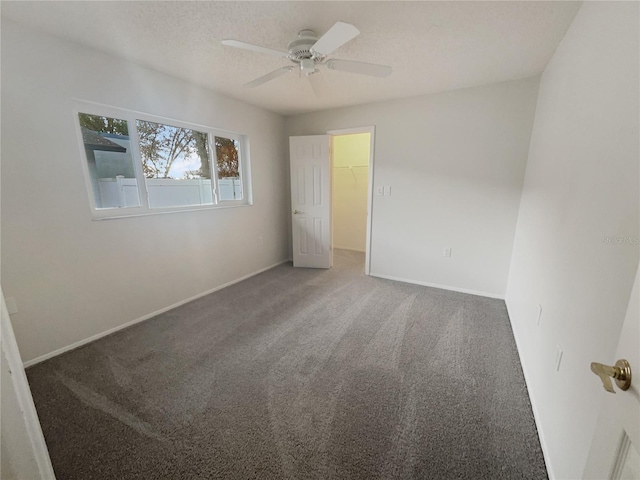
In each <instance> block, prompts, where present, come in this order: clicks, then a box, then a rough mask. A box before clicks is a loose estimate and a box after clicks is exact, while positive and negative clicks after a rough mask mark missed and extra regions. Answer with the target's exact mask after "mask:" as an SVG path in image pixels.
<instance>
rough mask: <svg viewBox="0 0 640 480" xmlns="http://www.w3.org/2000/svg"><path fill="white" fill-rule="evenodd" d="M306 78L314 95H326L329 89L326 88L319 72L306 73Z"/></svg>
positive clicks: (320, 96)
mask: <svg viewBox="0 0 640 480" xmlns="http://www.w3.org/2000/svg"><path fill="white" fill-rule="evenodd" d="M307 78H308V79H309V83H310V84H311V88H312V89H313V93H315V94H316V97H318V98H323V97H326V96H327V93H329V89H328V88H327V84H326V83H325V81H324V78H323V77H322V75H321V74H320V73H314V74H312V75H308V76H307Z"/></svg>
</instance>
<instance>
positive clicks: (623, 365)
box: [591, 359, 631, 393]
mask: <svg viewBox="0 0 640 480" xmlns="http://www.w3.org/2000/svg"><path fill="white" fill-rule="evenodd" d="M591 371H592V372H593V373H595V374H596V375H598V376H599V377H600V380H602V386H603V387H604V389H605V390H606V391H607V392H611V393H616V391H615V390H614V389H613V385H612V384H611V379H612V378H613V379H615V381H616V385H618V388H619V389H620V390H629V387H630V386H631V365H629V362H627V361H626V360H625V359H620V360H618V361H617V362H616V364H615V365H614V366H613V367H610V366H609V365H603V364H602V363H597V362H591Z"/></svg>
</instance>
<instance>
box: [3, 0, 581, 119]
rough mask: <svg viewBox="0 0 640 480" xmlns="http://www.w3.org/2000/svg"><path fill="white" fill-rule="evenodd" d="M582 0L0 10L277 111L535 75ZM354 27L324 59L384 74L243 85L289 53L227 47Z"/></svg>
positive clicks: (13, 5)
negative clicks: (231, 41)
mask: <svg viewBox="0 0 640 480" xmlns="http://www.w3.org/2000/svg"><path fill="white" fill-rule="evenodd" d="M579 6H580V3H579V2H556V1H551V2H519V1H516V2H509V1H506V2H392V1H388V2H366V1H358V2H307V1H302V2H191V1H173V2H155V1H142V2H109V1H107V2H100V1H98V2H91V1H85V2H66V1H55V2H48V1H47V2H7V1H3V2H2V16H3V17H7V18H9V19H11V20H13V21H15V22H17V23H19V24H22V25H25V26H27V27H32V28H36V29H38V30H42V31H45V32H48V33H51V34H53V35H56V36H59V37H64V38H67V39H70V40H72V41H75V42H78V43H82V44H85V45H88V46H91V47H94V48H97V49H100V50H103V51H106V52H110V53H112V54H114V55H118V56H120V57H125V58H127V59H129V60H132V61H134V62H136V63H139V64H142V65H145V66H148V67H151V68H153V69H155V70H158V71H161V72H165V73H168V74H170V75H173V76H176V77H179V78H183V79H186V80H188V81H191V82H193V83H196V84H199V85H203V86H206V87H209V88H211V89H213V90H215V91H218V92H220V93H223V94H225V95H228V96H231V97H234V98H238V99H242V100H244V101H246V102H248V103H252V104H254V105H259V106H262V107H264V108H267V109H269V110H272V111H275V112H279V113H282V114H285V115H286V114H292V113H298V112H309V111H314V110H320V109H325V108H331V107H339V106H346V105H355V104H362V103H368V102H373V101H381V100H387V99H392V98H400V97H409V96H414V95H421V94H426V93H433V92H440V91H445V90H453V89H457V88H464V87H470V86H475V85H482V84H487V83H493V82H500V81H506V80H514V79H519V78H526V77H530V76H533V75H537V74H539V73H541V72H542V71H543V69H544V67H545V66H546V64H547V62H548V60H549V59H550V58H551V56H552V55H553V52H554V51H555V48H556V46H557V45H558V43H559V42H560V40H561V39H562V37H563V36H564V34H565V32H566V30H567V28H568V27H569V25H570V23H571V21H572V20H573V17H574V16H575V14H576V12H577V10H578V8H579ZM338 20H341V21H344V22H349V23H353V24H354V25H355V26H356V27H357V28H358V29H359V30H360V35H359V36H358V37H356V38H355V39H354V40H352V41H351V42H349V43H347V44H346V45H344V46H342V47H341V48H339V49H338V50H337V51H336V52H334V54H333V55H331V57H333V58H341V59H347V60H358V61H363V62H370V63H381V64H387V65H391V66H392V67H393V73H392V74H391V76H389V77H387V78H372V77H366V76H361V75H356V74H352V73H346V72H337V71H330V70H326V69H323V70H322V72H321V75H322V76H323V79H324V82H325V84H326V87H327V93H326V94H324V95H322V96H321V97H316V95H315V94H314V93H313V91H312V89H311V87H310V85H309V83H308V82H307V80H306V79H304V78H299V77H298V74H297V73H288V74H286V75H285V76H282V77H280V78H277V79H275V80H273V81H271V82H269V83H266V84H264V85H262V86H260V87H257V88H254V89H246V88H243V87H242V84H243V83H246V82H248V81H250V80H253V79H254V78H256V77H259V76H261V75H263V74H265V73H268V72H270V71H272V70H275V69H277V68H278V67H281V66H284V65H288V64H289V62H288V60H286V59H282V58H277V57H272V56H268V55H264V54H260V53H255V52H250V51H244V50H239V49H235V48H231V47H223V46H222V45H221V44H220V40H222V39H225V38H235V39H239V40H243V41H245V42H249V43H253V44H257V45H262V46H265V47H269V48H273V49H276V50H285V51H286V48H287V44H288V42H289V41H291V40H292V39H294V38H295V37H296V35H297V33H298V31H299V30H301V29H303V28H311V29H314V30H316V32H318V35H321V34H322V33H324V32H325V31H326V30H328V29H329V28H330V27H331V26H332V25H333V24H334V23H335V22H336V21H338Z"/></svg>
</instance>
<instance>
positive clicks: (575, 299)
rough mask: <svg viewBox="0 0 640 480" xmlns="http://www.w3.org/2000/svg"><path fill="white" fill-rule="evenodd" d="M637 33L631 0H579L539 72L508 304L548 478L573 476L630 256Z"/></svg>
mask: <svg viewBox="0 0 640 480" xmlns="http://www.w3.org/2000/svg"><path fill="white" fill-rule="evenodd" d="M638 42H639V38H638V3H637V2H630V3H615V2H585V3H584V4H583V6H582V7H581V9H580V11H579V12H578V14H577V16H576V18H575V20H574V21H573V24H572V25H571V27H570V28H569V30H568V31H567V34H566V36H565V38H564V39H563V41H562V42H561V44H560V45H559V47H558V49H557V51H556V52H555V54H554V56H553V58H552V60H551V61H550V63H549V65H548V67H547V69H546V70H545V72H544V74H543V76H542V78H541V82H540V91H539V96H538V103H537V110H536V118H535V123H534V127H533V133H532V139H531V149H530V154H529V160H528V164H527V171H526V179H525V184H524V190H523V194H522V202H521V206H520V213H519V217H518V226H517V232H516V236H515V242H514V249H513V260H512V263H511V270H510V274H509V282H508V289H507V305H508V307H509V313H510V316H511V321H512V324H513V329H514V333H515V335H516V340H517V342H518V348H519V351H520V356H521V359H522V363H523V368H524V370H525V376H526V378H527V384H528V387H529V393H530V395H531V398H532V401H533V404H534V410H535V413H536V417H537V421H538V427H539V432H540V434H541V437H542V439H543V442H544V448H545V451H546V454H547V461H548V465H549V467H550V475H551V477H552V478H558V479H569V478H571V479H573V478H581V477H582V471H583V467H584V465H585V461H586V456H587V453H588V451H589V445H590V442H591V437H592V434H593V431H594V427H595V422H596V419H597V414H598V412H599V408H600V405H601V402H602V400H603V398H604V396H605V395H607V393H606V392H604V390H603V389H602V386H601V382H600V380H599V379H598V378H597V377H596V376H595V375H593V373H591V371H590V369H589V365H590V362H592V361H598V362H602V363H606V364H613V362H615V360H616V359H615V358H614V353H615V346H616V344H617V342H618V336H619V334H620V328H621V325H622V322H623V319H624V315H625V309H626V307H627V304H628V303H629V295H630V292H631V287H632V284H633V279H634V274H635V271H636V268H637V265H638V258H639V247H638V243H637V242H638V235H640V233H639V226H638V223H639V221H638V218H639V203H640V197H639V188H638V183H639V166H638V164H639V160H638V159H639V155H640V152H639V148H638V139H639V138H638V134H639V127H640V125H639V122H638V115H639V101H640V98H639V95H638V85H639V84H640V78H639V75H638V53H639V52H638V48H639V47H638V45H639V43H638ZM608 239H609V241H607V240H608ZM611 239H612V240H611ZM619 239H620V240H619ZM618 241H619V242H621V243H617V242H618ZM538 304H540V305H541V306H542V315H541V318H540V325H539V326H537V316H538V309H537V305H538ZM557 345H560V346H561V348H562V350H563V351H564V354H563V357H562V363H561V367H560V370H559V371H558V372H556V371H555V355H556V346H557Z"/></svg>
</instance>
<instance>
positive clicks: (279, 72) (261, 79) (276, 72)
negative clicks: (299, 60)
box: [243, 66, 296, 88]
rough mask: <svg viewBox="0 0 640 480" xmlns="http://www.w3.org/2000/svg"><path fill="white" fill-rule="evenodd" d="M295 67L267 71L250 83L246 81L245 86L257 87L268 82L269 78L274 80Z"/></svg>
mask: <svg viewBox="0 0 640 480" xmlns="http://www.w3.org/2000/svg"><path fill="white" fill-rule="evenodd" d="M294 68H296V67H293V66H288V67H282V68H279V69H277V70H274V71H273V72H271V73H267V74H266V75H263V76H261V77H258V78H256V79H255V80H252V81H250V82H249V83H245V84H244V85H243V86H244V87H245V88H253V87H257V86H258V85H262V84H263V83H267V82H268V81H269V80H273V79H274V78H278V77H279V76H280V75H284V74H285V73H287V72H290V71H291V70H293V69H294Z"/></svg>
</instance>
